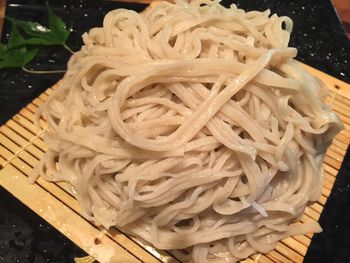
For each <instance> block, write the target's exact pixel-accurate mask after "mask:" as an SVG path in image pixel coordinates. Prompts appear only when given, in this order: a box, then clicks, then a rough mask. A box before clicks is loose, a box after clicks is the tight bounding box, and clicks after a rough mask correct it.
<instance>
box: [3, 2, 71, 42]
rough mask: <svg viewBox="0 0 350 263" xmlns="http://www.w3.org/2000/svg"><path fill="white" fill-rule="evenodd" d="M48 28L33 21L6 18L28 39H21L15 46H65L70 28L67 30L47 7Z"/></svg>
mask: <svg viewBox="0 0 350 263" xmlns="http://www.w3.org/2000/svg"><path fill="white" fill-rule="evenodd" d="M47 11H48V18H49V21H48V22H49V27H46V26H43V25H41V24H39V23H37V22H33V21H23V20H19V19H15V18H12V17H8V18H7V19H9V20H10V21H11V22H12V23H14V24H16V25H17V26H18V27H19V28H20V29H21V30H23V31H24V32H25V33H26V34H27V35H28V36H30V38H26V39H23V40H22V41H20V42H18V43H17V44H16V45H17V46H21V45H44V46H52V45H65V44H66V41H67V39H68V37H69V35H70V33H71V27H69V28H67V26H66V24H65V23H64V22H63V20H62V19H61V18H60V17H59V16H57V15H56V14H55V13H54V12H53V11H52V10H51V8H50V7H49V6H48V5H47Z"/></svg>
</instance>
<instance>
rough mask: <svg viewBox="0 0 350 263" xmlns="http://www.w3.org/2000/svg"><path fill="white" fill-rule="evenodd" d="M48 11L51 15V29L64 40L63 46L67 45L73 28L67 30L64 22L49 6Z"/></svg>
mask: <svg viewBox="0 0 350 263" xmlns="http://www.w3.org/2000/svg"><path fill="white" fill-rule="evenodd" d="M47 10H48V13H49V27H50V29H51V31H52V32H54V33H55V34H56V36H57V37H58V38H60V39H61V40H62V44H64V43H66V41H67V39H68V37H69V35H70V33H71V29H72V28H70V27H69V28H67V27H66V24H65V23H64V22H63V20H62V19H61V18H60V17H59V16H57V15H56V14H55V13H54V12H52V10H51V8H50V6H49V5H48V4H47Z"/></svg>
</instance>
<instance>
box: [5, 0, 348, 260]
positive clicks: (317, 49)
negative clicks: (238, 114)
mask: <svg viewBox="0 0 350 263" xmlns="http://www.w3.org/2000/svg"><path fill="white" fill-rule="evenodd" d="M344 1H347V0H344ZM49 2H50V6H51V7H52V9H53V10H54V12H55V13H57V14H58V15H59V16H61V17H63V18H64V20H65V21H66V22H67V24H69V25H72V26H73V29H74V32H73V33H72V36H71V37H70V39H69V41H68V45H69V46H70V47H71V48H72V49H73V50H78V49H79V48H80V46H81V44H82V41H81V38H80V36H81V34H82V33H83V32H85V31H87V30H88V29H89V28H91V27H93V26H101V24H102V19H103V16H104V15H105V13H106V12H108V11H109V10H112V9H115V8H120V7H122V8H130V9H134V10H137V11H140V10H142V9H143V8H144V7H145V5H142V4H127V3H116V2H104V1H103V2H102V1H76V0H70V1H67V0H65V1H49ZM223 2H224V4H226V5H228V4H229V3H231V2H230V1H223ZM234 3H236V4H237V5H238V6H239V7H241V8H244V9H246V10H253V9H258V10H265V9H266V8H270V9H271V11H272V12H277V13H278V14H279V15H287V16H290V17H291V18H292V19H293V20H294V30H293V34H292V37H291V46H295V47H297V48H298V49H299V54H298V59H299V60H301V61H304V62H305V63H307V64H309V65H311V66H313V67H315V68H318V69H320V70H322V71H325V72H327V73H328V74H330V75H333V76H335V77H337V78H339V79H342V80H344V81H346V82H350V68H349V62H350V43H349V40H348V39H347V37H346V36H345V34H344V31H343V29H342V26H341V24H340V22H339V21H338V18H337V16H336V13H335V11H334V9H333V8H332V5H331V2H330V1H329V0H295V1H282V0H238V1H234ZM6 15H8V16H13V17H17V18H21V19H25V20H26V19H27V20H35V21H40V22H41V23H45V22H46V19H47V17H46V14H45V2H44V1H40V0H16V1H12V0H8V4H7V9H6ZM8 30H9V25H8V24H7V23H5V28H4V33H3V36H2V39H3V40H6V37H7V33H8V32H9V31H8ZM69 56H70V54H69V53H68V52H67V51H66V50H65V49H63V48H61V47H50V48H46V49H44V50H43V51H42V52H40V54H39V56H38V58H37V59H36V61H35V62H33V63H31V64H30V65H29V66H28V67H29V68H33V69H38V70H47V69H64V68H65V67H66V66H65V65H66V62H67V60H68V58H69ZM61 77H62V74H50V75H34V74H28V73H25V72H23V71H21V70H11V71H5V70H1V71H0V112H1V114H0V124H2V123H4V122H6V121H7V120H8V119H9V118H11V117H12V116H13V115H14V114H15V113H17V112H18V111H19V110H20V109H21V108H22V107H23V106H25V105H26V104H27V103H29V102H30V101H31V100H32V99H33V98H35V97H36V96H37V95H38V94H40V93H41V92H42V91H43V90H45V89H46V88H47V87H49V86H51V85H53V84H54V83H55V82H56V81H57V80H58V79H60V78H61ZM349 155H350V154H349V153H348V154H347V157H346V161H345V162H344V163H343V166H342V169H341V171H340V173H339V175H338V177H337V180H336V182H335V187H334V190H333V191H332V194H331V196H330V197H329V199H328V201H327V203H326V207H325V209H324V212H323V213H322V216H321V219H320V223H321V225H322V227H323V228H324V231H323V232H322V233H321V234H318V235H315V237H314V238H313V240H312V243H311V246H310V248H309V250H308V253H307V255H306V258H305V262H312V263H313V262H350V241H349V240H350V239H349V236H350V191H349V189H350V167H349V164H350V157H349ZM82 254H83V252H82V251H81V250H80V249H79V248H77V247H76V246H75V245H74V244H72V243H71V242H70V241H69V240H68V239H66V238H65V237H64V236H62V235H61V234H60V233H59V232H58V231H56V230H55V229H53V228H52V227H51V226H49V225H48V224H47V223H46V222H44V221H43V220H42V219H41V218H40V217H38V216H37V215H36V214H34V213H33V212H32V211H31V210H29V209H28V208H27V207H25V206H24V205H21V203H20V202H19V201H18V200H17V199H15V198H14V197H12V196H11V195H10V194H8V193H7V192H6V191H5V190H4V189H1V188H0V262H72V259H73V257H74V256H80V255H82Z"/></svg>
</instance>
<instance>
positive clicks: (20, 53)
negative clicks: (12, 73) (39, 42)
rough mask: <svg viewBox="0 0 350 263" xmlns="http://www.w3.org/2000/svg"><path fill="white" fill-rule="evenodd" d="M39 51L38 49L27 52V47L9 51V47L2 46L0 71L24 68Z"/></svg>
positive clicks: (0, 48) (0, 47)
mask: <svg viewBox="0 0 350 263" xmlns="http://www.w3.org/2000/svg"><path fill="white" fill-rule="evenodd" d="M38 51H39V49H37V48H35V49H31V50H27V48H26V47H17V48H12V49H9V47H8V46H7V45H4V44H0V69H2V68H18V67H23V66H25V65H26V64H28V63H29V62H30V61H31V60H32V59H34V58H35V56H36V55H37V54H38Z"/></svg>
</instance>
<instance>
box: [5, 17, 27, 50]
mask: <svg viewBox="0 0 350 263" xmlns="http://www.w3.org/2000/svg"><path fill="white" fill-rule="evenodd" d="M23 40H24V39H23V37H22V35H21V34H20V33H19V31H18V29H17V26H16V24H14V23H12V27H11V34H10V37H9V40H8V43H7V45H8V47H9V48H12V47H15V46H16V45H18V44H19V43H22V42H23Z"/></svg>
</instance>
